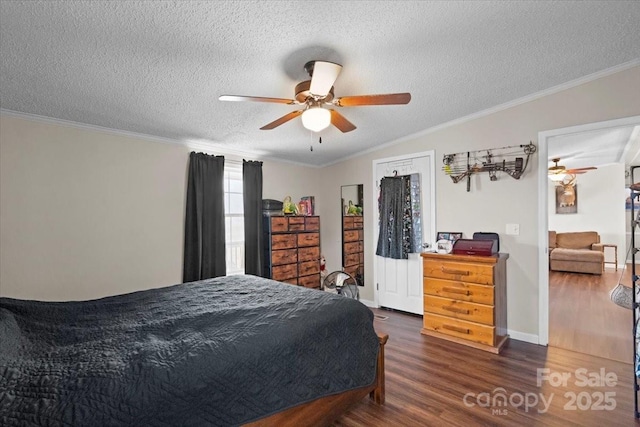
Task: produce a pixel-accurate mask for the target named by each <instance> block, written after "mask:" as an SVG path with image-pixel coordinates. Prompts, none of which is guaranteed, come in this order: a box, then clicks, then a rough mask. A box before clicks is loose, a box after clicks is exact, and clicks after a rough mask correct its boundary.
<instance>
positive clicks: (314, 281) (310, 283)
mask: <svg viewBox="0 0 640 427" xmlns="http://www.w3.org/2000/svg"><path fill="white" fill-rule="evenodd" d="M298 284H299V285H300V286H304V287H305V288H319V287H320V275H319V274H312V275H310V276H302V277H299V278H298Z"/></svg>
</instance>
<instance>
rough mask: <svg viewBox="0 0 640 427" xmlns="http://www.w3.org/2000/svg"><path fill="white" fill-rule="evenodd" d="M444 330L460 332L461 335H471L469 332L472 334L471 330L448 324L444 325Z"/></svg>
mask: <svg viewBox="0 0 640 427" xmlns="http://www.w3.org/2000/svg"><path fill="white" fill-rule="evenodd" d="M442 329H449V330H450V331H455V332H460V333H461V334H469V332H471V331H470V330H469V329H465V328H461V327H459V326H453V325H447V324H446V323H445V324H443V325H442Z"/></svg>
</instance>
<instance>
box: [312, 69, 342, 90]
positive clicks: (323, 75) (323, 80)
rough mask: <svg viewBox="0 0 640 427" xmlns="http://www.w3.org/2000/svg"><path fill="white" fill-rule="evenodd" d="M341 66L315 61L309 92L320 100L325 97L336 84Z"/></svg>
mask: <svg viewBox="0 0 640 427" xmlns="http://www.w3.org/2000/svg"><path fill="white" fill-rule="evenodd" d="M341 70H342V65H340V64H334V63H333V62H324V61H315V62H314V64H313V73H312V74H311V86H309V92H311V94H312V95H316V96H319V97H321V98H323V97H325V96H327V94H328V93H329V91H330V90H331V87H333V84H334V83H335V82H336V79H337V78H338V75H339V74H340V71H341Z"/></svg>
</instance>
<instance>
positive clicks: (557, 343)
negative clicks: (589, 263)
mask: <svg viewBox="0 0 640 427" xmlns="http://www.w3.org/2000/svg"><path fill="white" fill-rule="evenodd" d="M630 270H631V268H630V266H627V268H625V269H624V271H623V270H622V269H619V270H618V271H615V270H614V269H609V268H607V269H605V271H604V273H603V274H602V275H593V274H579V273H564V272H559V271H550V272H549V346H551V347H560V348H564V349H567V350H572V351H577V352H580V353H586V354H590V355H593V356H600V357H604V358H606V359H613V360H618V361H621V362H627V363H631V362H632V359H633V333H632V331H631V325H632V323H633V321H632V312H631V310H629V309H625V308H622V307H619V306H617V305H615V304H614V303H612V302H611V300H610V298H609V292H610V291H611V289H613V287H614V286H616V285H617V284H618V281H619V280H620V278H621V277H622V279H621V282H622V283H623V284H625V285H627V286H630V285H631V273H630Z"/></svg>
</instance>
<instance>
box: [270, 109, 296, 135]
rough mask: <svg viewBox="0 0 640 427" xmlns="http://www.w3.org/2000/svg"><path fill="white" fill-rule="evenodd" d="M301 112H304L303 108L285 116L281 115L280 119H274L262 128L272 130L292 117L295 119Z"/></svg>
mask: <svg viewBox="0 0 640 427" xmlns="http://www.w3.org/2000/svg"><path fill="white" fill-rule="evenodd" d="M300 114H302V111H301V110H296V111H292V112H290V113H289V114H285V115H284V116H282V117H280V118H279V119H277V120H274V121H272V122H271V123H269V124H267V125H264V126H262V127H261V128H260V130H271V129H274V128H277V127H278V126H280V125H281V124H284V123H286V122H288V121H289V120H291V119H295V118H296V117H298V116H299V115H300Z"/></svg>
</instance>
